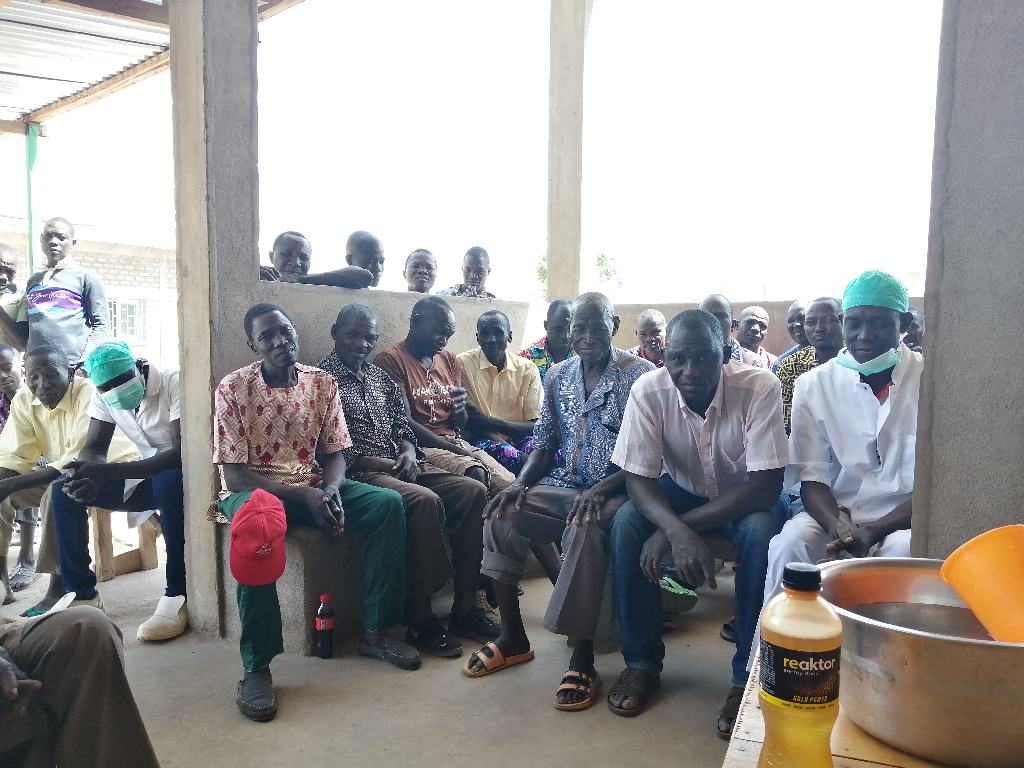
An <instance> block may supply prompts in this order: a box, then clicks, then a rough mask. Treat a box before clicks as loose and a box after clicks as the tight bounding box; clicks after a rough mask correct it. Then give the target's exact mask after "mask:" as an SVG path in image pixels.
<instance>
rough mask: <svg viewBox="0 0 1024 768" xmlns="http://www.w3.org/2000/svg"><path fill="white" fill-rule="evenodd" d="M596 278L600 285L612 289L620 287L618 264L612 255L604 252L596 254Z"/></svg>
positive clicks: (620, 279)
mask: <svg viewBox="0 0 1024 768" xmlns="http://www.w3.org/2000/svg"><path fill="white" fill-rule="evenodd" d="M597 280H598V282H599V283H600V284H601V287H605V286H610V287H611V288H612V289H613V290H618V289H619V288H621V287H622V278H621V277H619V266H618V264H616V263H615V257H614V256H609V255H608V254H605V253H599V254H597Z"/></svg>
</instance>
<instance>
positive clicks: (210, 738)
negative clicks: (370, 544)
mask: <svg viewBox="0 0 1024 768" xmlns="http://www.w3.org/2000/svg"><path fill="white" fill-rule="evenodd" d="M17 551H18V550H17V548H16V547H13V548H12V550H11V556H10V560H9V564H10V565H11V566H13V564H14V563H15V562H16V557H17ZM161 555H162V553H161ZM162 577H163V569H162V567H161V568H160V569H157V570H153V571H146V572H142V573H132V574H127V575H125V576H119V577H118V578H116V579H114V580H113V581H109V582H105V583H103V584H102V585H101V591H102V594H103V599H104V602H105V604H106V608H107V614H108V615H109V616H110V618H111V619H112V620H113V621H114V622H116V623H117V624H118V626H120V627H121V630H122V631H123V632H124V638H125V657H126V662H127V668H128V677H129V680H130V682H131V685H132V690H133V691H134V693H135V697H136V700H137V701H138V704H139V708H140V709H141V711H142V714H143V717H144V718H145V721H146V725H147V727H148V729H149V734H150V737H151V738H152V740H153V744H154V746H155V748H156V752H157V755H158V756H159V757H160V761H161V764H162V765H163V766H165V768H166V767H168V766H181V767H182V768H185V767H188V768H192V767H193V766H194V767H195V768H200V767H201V768H216V767H217V766H246V768H262V767H263V766H268V767H269V766H274V767H275V768H276V767H278V766H296V765H302V764H303V763H305V762H306V761H309V763H308V764H309V765H338V764H345V765H350V766H375V768H387V767H389V766H403V767H410V768H412V767H415V766H445V768H463V766H465V767H466V768H478V766H481V765H483V766H487V768H512V767H513V766H515V768H519V767H520V766H533V765H555V764H556V761H557V760H562V759H564V760H566V761H567V764H568V765H594V766H630V767H631V768H646V767H647V766H650V767H651V768H665V767H666V766H683V767H684V768H719V766H721V764H722V761H723V759H724V757H725V751H726V742H724V741H722V740H721V739H719V738H718V737H717V735H716V734H715V723H716V721H717V715H718V711H719V709H720V708H721V706H722V703H723V702H724V700H725V695H726V693H727V692H728V689H729V681H730V672H729V662H730V660H731V658H732V654H733V651H734V648H735V646H733V645H730V644H728V643H726V642H724V641H722V640H721V639H720V638H719V637H718V630H719V628H720V627H721V624H722V622H723V621H725V620H727V619H728V618H729V617H730V615H731V614H732V591H733V586H732V575H731V572H730V571H729V570H728V569H727V570H726V571H724V572H723V573H722V574H721V577H720V579H719V589H718V591H717V592H710V591H709V590H707V589H704V590H701V599H700V603H699V604H698V606H697V607H696V608H695V609H694V610H693V611H692V612H691V613H688V614H685V615H683V616H682V617H680V620H679V626H678V628H677V629H676V630H675V631H674V632H672V633H671V634H669V635H667V636H666V638H665V639H666V645H667V647H668V658H667V659H666V669H665V673H664V674H663V675H662V688H661V691H660V692H659V693H658V694H656V696H655V698H654V700H653V702H652V704H651V706H650V707H649V708H648V710H647V711H646V712H645V713H644V714H643V715H641V716H640V717H638V718H623V717H616V716H615V715H613V714H611V713H610V712H609V711H608V710H607V708H606V707H605V706H604V703H603V695H602V698H601V701H600V702H599V703H598V704H597V705H595V706H594V707H592V708H591V709H589V710H587V711H584V712H576V713H568V712H559V711H557V710H555V709H554V707H553V706H552V701H553V698H554V693H555V689H556V687H557V685H558V682H559V680H560V679H561V676H562V673H563V672H564V671H565V668H566V662H567V661H568V657H569V651H568V649H567V648H566V647H565V640H564V638H561V637H556V636H554V635H552V634H550V633H548V632H546V631H545V630H544V629H542V628H541V626H540V619H541V616H542V613H543V610H544V606H545V604H546V601H547V597H548V595H549V594H550V591H551V586H550V584H549V583H548V582H547V581H546V580H544V579H543V578H532V579H529V580H528V581H524V584H523V586H524V589H525V592H526V595H525V597H524V602H523V614H524V617H525V619H526V621H527V629H528V631H529V632H530V636H531V639H532V641H533V647H534V650H535V651H536V653H537V658H536V659H535V660H534V661H532V662H530V663H529V664H525V665H522V666H519V667H516V668H515V669H510V670H506V671H504V672H501V673H498V674H496V675H493V676H491V677H486V678H481V679H470V678H467V677H465V676H464V675H463V674H462V673H461V671H460V668H461V665H462V662H463V660H464V659H465V655H464V656H463V659H436V658H432V657H429V656H428V657H425V658H424V663H423V666H422V667H421V668H420V669H419V670H417V671H415V672H403V671H401V670H398V669H395V668H393V667H390V666H387V665H385V664H383V663H382V662H379V661H376V660H372V659H366V658H363V657H361V656H358V655H357V654H356V653H355V646H354V643H350V644H348V645H346V646H345V647H342V648H336V649H335V658H333V659H330V660H326V661H325V660H321V659H317V658H303V657H300V656H290V655H285V656H281V657H278V658H277V659H276V660H275V661H274V664H273V666H272V671H273V673H274V682H275V686H276V689H277V694H278V699H279V702H280V708H281V711H280V714H279V715H278V717H277V718H276V719H275V720H274V721H273V722H270V723H266V724H257V723H251V722H249V721H247V720H245V719H244V718H243V717H242V716H241V715H240V714H239V713H238V710H237V709H236V708H235V704H234V700H235V685H236V682H237V680H238V678H239V675H240V671H241V665H240V663H239V658H238V650H237V648H236V646H235V645H234V644H233V643H228V642H225V641H222V640H219V639H216V638H210V637H206V636H203V635H198V634H195V633H192V632H186V634H184V635H182V636H181V637H179V638H176V639H174V640H171V641H168V642H166V643H157V644H143V643H140V642H138V641H137V640H136V639H135V632H136V630H137V628H138V626H139V624H140V623H142V622H143V621H145V620H146V619H147V618H148V617H149V615H150V614H151V612H152V610H153V608H154V607H155V604H156V601H157V599H158V598H159V596H160V595H161V594H162V589H163V578H162ZM45 583H46V582H45V578H44V579H42V580H40V581H38V582H36V583H35V584H34V585H33V586H32V587H30V588H29V589H28V590H26V591H24V592H21V593H19V599H18V601H17V602H16V603H14V604H12V605H9V606H6V607H4V608H0V615H2V616H15V615H17V613H18V612H20V611H23V610H24V609H25V608H26V607H28V606H29V605H31V604H32V603H34V602H35V600H36V599H38V597H39V596H41V595H42V593H43V592H44V590H45ZM467 642H468V641H467ZM473 650H475V648H474V649H473ZM597 668H598V671H599V672H600V674H601V677H602V694H604V693H606V692H607V690H608V687H609V686H610V685H611V684H612V683H613V682H614V681H615V679H616V677H617V676H618V673H619V672H620V671H621V668H622V657H621V656H620V655H619V654H608V655H605V656H599V657H598V661H597Z"/></svg>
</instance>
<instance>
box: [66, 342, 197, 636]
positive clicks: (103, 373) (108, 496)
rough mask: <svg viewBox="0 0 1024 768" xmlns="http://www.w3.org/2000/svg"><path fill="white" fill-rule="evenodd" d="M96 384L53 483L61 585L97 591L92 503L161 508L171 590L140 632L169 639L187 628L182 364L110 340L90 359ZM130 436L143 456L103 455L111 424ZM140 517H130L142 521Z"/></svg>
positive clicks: (88, 593) (84, 594) (134, 509)
mask: <svg viewBox="0 0 1024 768" xmlns="http://www.w3.org/2000/svg"><path fill="white" fill-rule="evenodd" d="M85 367H86V371H88V373H89V378H90V379H91V380H92V382H93V383H94V384H95V385H96V391H95V393H94V394H93V397H92V401H91V402H90V404H89V417H90V421H89V432H88V435H87V436H86V439H85V446H84V447H83V448H82V450H81V451H80V452H79V454H78V461H72V462H70V463H69V464H67V465H66V466H65V474H64V480H63V482H61V483H55V484H54V490H53V500H52V505H53V519H54V525H55V527H56V531H57V546H58V549H59V552H60V563H61V580H62V581H63V584H64V588H65V589H66V590H67V591H69V592H75V593H77V595H78V598H79V599H89V598H91V597H93V596H94V595H96V594H97V591H96V574H95V573H94V572H93V571H92V569H91V568H90V567H89V565H90V559H89V526H88V516H87V514H86V507H87V506H98V507H103V508H104V509H110V510H124V511H126V512H129V513H141V512H146V511H148V510H153V509H155V510H158V511H159V514H160V527H161V528H162V529H163V534H164V542H165V545H166V547H167V590H166V592H165V593H164V596H163V597H162V598H160V600H159V602H158V603H157V607H156V612H155V614H154V615H153V617H152V618H150V619H149V620H148V621H146V622H145V623H144V624H143V625H142V626H141V627H139V632H138V638H139V640H167V639H169V638H172V637H176V636H177V635H180V634H181V633H182V632H184V631H185V626H186V624H187V622H188V610H187V609H186V607H185V519H184V514H185V512H184V510H185V494H184V488H183V485H182V474H181V427H180V404H179V400H178V372H177V371H161V370H157V369H156V368H154V367H152V366H150V364H149V363H148V362H147V361H146V360H136V359H135V356H134V355H133V354H132V351H131V349H129V348H128V345H127V344H125V343H124V342H123V341H107V342H104V343H102V344H100V345H99V346H97V347H96V348H95V349H94V350H93V351H92V352H90V353H89V355H88V356H87V357H86V359H85ZM115 428H120V431H121V432H123V433H124V434H125V435H127V436H128V439H130V440H131V441H132V442H133V443H135V447H136V448H137V449H138V451H139V454H140V455H141V456H142V458H141V459H140V460H139V461H132V462H126V463H123V464H110V463H108V462H107V461H106V456H107V449H108V447H109V445H110V442H111V438H112V437H113V435H114V429H115ZM143 519H144V517H141V518H140V517H136V519H134V520H133V521H132V522H133V523H135V524H137V523H139V522H142V520H143Z"/></svg>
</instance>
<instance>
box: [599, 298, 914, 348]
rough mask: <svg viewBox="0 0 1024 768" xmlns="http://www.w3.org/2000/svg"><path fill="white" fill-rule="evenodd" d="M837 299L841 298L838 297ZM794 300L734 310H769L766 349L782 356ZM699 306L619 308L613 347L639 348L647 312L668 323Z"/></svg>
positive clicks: (744, 305) (754, 303)
mask: <svg viewBox="0 0 1024 768" xmlns="http://www.w3.org/2000/svg"><path fill="white" fill-rule="evenodd" d="M837 298H838V297H837ZM793 301H794V299H790V300H788V301H734V302H733V310H734V311H735V313H736V319H737V320H739V319H740V312H742V311H743V310H744V309H746V308H747V307H753V306H759V307H764V308H765V309H766V310H768V319H769V323H768V336H767V337H766V338H765V340H764V344H763V346H764V348H765V349H767V350H768V351H769V352H771V353H772V354H773V355H781V354H782V353H783V352H785V351H786V350H787V349H789V348H790V347H792V346H793V340H792V339H791V338H789V331H787V330H786V313H787V312H788V311H789V307H790V305H791V304H792V303H793ZM910 303H911V304H912V305H913V306H915V307H923V306H924V299H922V298H920V297H912V298H911V299H910ZM696 306H697V305H696V304H616V305H615V313H616V314H617V315H618V316H619V320H620V323H619V332H618V333H617V334H616V335H615V338H614V340H613V342H612V343H614V344H615V346H617V347H620V348H622V349H629V348H630V347H635V346H636V345H637V339H636V318H637V317H638V316H639V315H640V313H641V312H643V311H644V310H645V309H657V310H659V311H660V312H661V313H662V314H664V315H665V317H666V318H667V319H668V320H671V319H672V318H673V317H675V316H676V315H678V314H679V313H680V312H682V311H683V310H684V309H693V308H694V307H696Z"/></svg>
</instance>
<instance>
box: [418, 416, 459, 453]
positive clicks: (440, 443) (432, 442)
mask: <svg viewBox="0 0 1024 768" xmlns="http://www.w3.org/2000/svg"><path fill="white" fill-rule="evenodd" d="M409 425H410V426H411V427H412V433H413V434H414V435H416V442H418V443H419V444H420V448H440V449H441V450H443V451H451V452H452V453H457V454H459V455H460V456H472V455H473V454H471V453H470V452H469V451H467V450H465V449H464V448H460V447H459V446H457V445H455V444H453V443H449V442H448V441H447V440H445V439H444V438H443V437H440V436H439V435H436V434H434V433H433V432H432V431H430V430H429V429H427V428H426V427H424V426H423V425H422V424H420V423H419V422H416V421H410V422H409Z"/></svg>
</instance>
